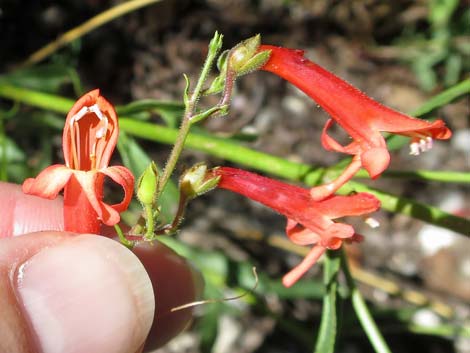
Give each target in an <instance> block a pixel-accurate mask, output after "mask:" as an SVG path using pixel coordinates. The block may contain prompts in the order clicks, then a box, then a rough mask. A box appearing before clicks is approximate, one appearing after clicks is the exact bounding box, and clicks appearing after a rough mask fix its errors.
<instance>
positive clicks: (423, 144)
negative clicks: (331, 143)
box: [419, 139, 427, 152]
mask: <svg viewBox="0 0 470 353" xmlns="http://www.w3.org/2000/svg"><path fill="white" fill-rule="evenodd" d="M426 145H427V143H426V140H425V139H421V140H419V150H420V151H421V152H426Z"/></svg>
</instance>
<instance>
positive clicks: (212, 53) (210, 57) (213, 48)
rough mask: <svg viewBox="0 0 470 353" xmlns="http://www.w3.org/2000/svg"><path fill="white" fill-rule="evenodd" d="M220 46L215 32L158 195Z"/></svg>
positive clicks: (218, 37) (220, 38) (179, 147)
mask: <svg viewBox="0 0 470 353" xmlns="http://www.w3.org/2000/svg"><path fill="white" fill-rule="evenodd" d="M221 45H222V37H221V35H220V34H218V33H217V32H216V33H215V35H214V37H213V38H212V40H211V43H210V44H209V51H208V54H207V58H206V61H205V62H204V66H203V67H202V70H201V74H200V75H199V79H198V81H197V83H196V87H195V88H194V91H193V92H192V94H191V97H190V98H189V100H187V101H186V102H185V112H184V115H183V120H182V122H181V126H180V128H179V132H178V136H177V137H176V140H175V144H174V145H173V149H172V150H171V153H170V156H169V157H168V161H167V163H166V165H165V168H164V169H163V173H162V175H161V177H160V180H159V182H158V195H160V194H161V193H162V192H163V190H164V189H165V185H166V183H167V182H168V180H169V179H170V176H171V174H172V173H173V171H174V169H175V167H176V163H177V162H178V159H179V157H180V155H181V152H182V151H183V147H184V143H185V141H186V137H187V136H188V133H189V129H190V128H191V118H192V117H193V116H194V113H195V111H196V107H197V102H198V100H199V98H200V97H201V91H202V87H203V85H204V82H205V81H206V79H207V76H208V75H209V72H210V70H211V67H212V64H213V63H214V59H215V58H216V56H217V53H218V52H219V49H220V47H221Z"/></svg>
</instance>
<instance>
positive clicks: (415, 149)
mask: <svg viewBox="0 0 470 353" xmlns="http://www.w3.org/2000/svg"><path fill="white" fill-rule="evenodd" d="M410 154H411V155H412V156H419V143H418V142H412V143H410Z"/></svg>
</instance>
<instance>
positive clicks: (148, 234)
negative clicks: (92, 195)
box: [143, 204, 155, 240]
mask: <svg viewBox="0 0 470 353" xmlns="http://www.w3.org/2000/svg"><path fill="white" fill-rule="evenodd" d="M143 207H144V210H145V217H146V222H145V224H146V228H147V230H146V231H145V236H144V238H145V240H152V239H153V237H154V234H153V233H154V229H155V220H154V217H153V212H154V210H153V207H152V205H149V204H144V205H143Z"/></svg>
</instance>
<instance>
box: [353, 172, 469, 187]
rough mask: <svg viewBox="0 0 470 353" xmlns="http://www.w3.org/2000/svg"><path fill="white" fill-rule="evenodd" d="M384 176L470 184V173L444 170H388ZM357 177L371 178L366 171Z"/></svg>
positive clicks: (359, 173)
mask: <svg viewBox="0 0 470 353" xmlns="http://www.w3.org/2000/svg"><path fill="white" fill-rule="evenodd" d="M382 176H383V177H386V178H399V179H414V180H425V181H437V182H441V183H461V184H467V183H470V173H465V172H448V171H442V170H387V171H386V172H385V173H383V174H382ZM355 177H357V178H367V179H368V178H370V177H369V174H367V172H366V171H365V170H360V171H359V172H358V173H357V174H356V175H355Z"/></svg>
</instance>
